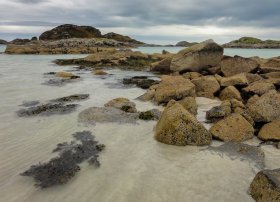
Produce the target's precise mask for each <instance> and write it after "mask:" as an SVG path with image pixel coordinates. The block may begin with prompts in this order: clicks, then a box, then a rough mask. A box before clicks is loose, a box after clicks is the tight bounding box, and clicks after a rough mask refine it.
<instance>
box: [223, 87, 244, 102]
mask: <svg viewBox="0 0 280 202" xmlns="http://www.w3.org/2000/svg"><path fill="white" fill-rule="evenodd" d="M219 98H220V99H221V100H229V99H232V98H234V99H237V100H242V97H241V95H240V93H239V91H238V90H237V89H236V88H235V87H234V86H228V87H226V88H225V89H224V90H222V92H221V93H220V96H219Z"/></svg>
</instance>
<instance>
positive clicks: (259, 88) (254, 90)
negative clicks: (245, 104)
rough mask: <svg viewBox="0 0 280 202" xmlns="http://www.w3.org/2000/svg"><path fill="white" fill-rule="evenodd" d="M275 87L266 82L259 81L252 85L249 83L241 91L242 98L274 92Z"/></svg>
mask: <svg viewBox="0 0 280 202" xmlns="http://www.w3.org/2000/svg"><path fill="white" fill-rule="evenodd" d="M274 89H275V87H274V85H273V84H272V83H270V82H268V81H266V80H261V81H256V82H254V83H251V84H250V85H249V86H247V87H246V88H243V89H242V95H243V97H250V96H253V95H255V94H257V95H263V94H265V93H267V92H268V91H270V90H274Z"/></svg>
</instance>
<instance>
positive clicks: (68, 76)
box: [55, 72, 77, 79]
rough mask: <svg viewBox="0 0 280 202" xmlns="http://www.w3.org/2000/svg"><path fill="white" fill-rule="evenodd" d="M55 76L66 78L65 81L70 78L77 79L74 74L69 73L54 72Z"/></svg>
mask: <svg viewBox="0 0 280 202" xmlns="http://www.w3.org/2000/svg"><path fill="white" fill-rule="evenodd" d="M55 76H56V77H61V78H67V79H72V78H76V77H77V76H75V75H74V74H72V73H71V72H56V73H55Z"/></svg>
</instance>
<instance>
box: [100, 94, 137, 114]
mask: <svg viewBox="0 0 280 202" xmlns="http://www.w3.org/2000/svg"><path fill="white" fill-rule="evenodd" d="M104 107H114V108H116V109H120V110H122V111H124V112H130V113H135V112H137V109H136V105H135V103H134V102H131V101H130V100H129V99H127V98H115V99H113V100H110V101H109V102H107V103H106V104H105V105H104Z"/></svg>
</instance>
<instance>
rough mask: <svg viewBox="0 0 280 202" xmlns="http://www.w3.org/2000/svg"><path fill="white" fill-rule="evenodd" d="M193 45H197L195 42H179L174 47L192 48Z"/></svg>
mask: <svg viewBox="0 0 280 202" xmlns="http://www.w3.org/2000/svg"><path fill="white" fill-rule="evenodd" d="M195 44H198V43H197V42H188V41H179V42H178V43H176V45H175V46H179V47H189V46H193V45H195Z"/></svg>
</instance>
